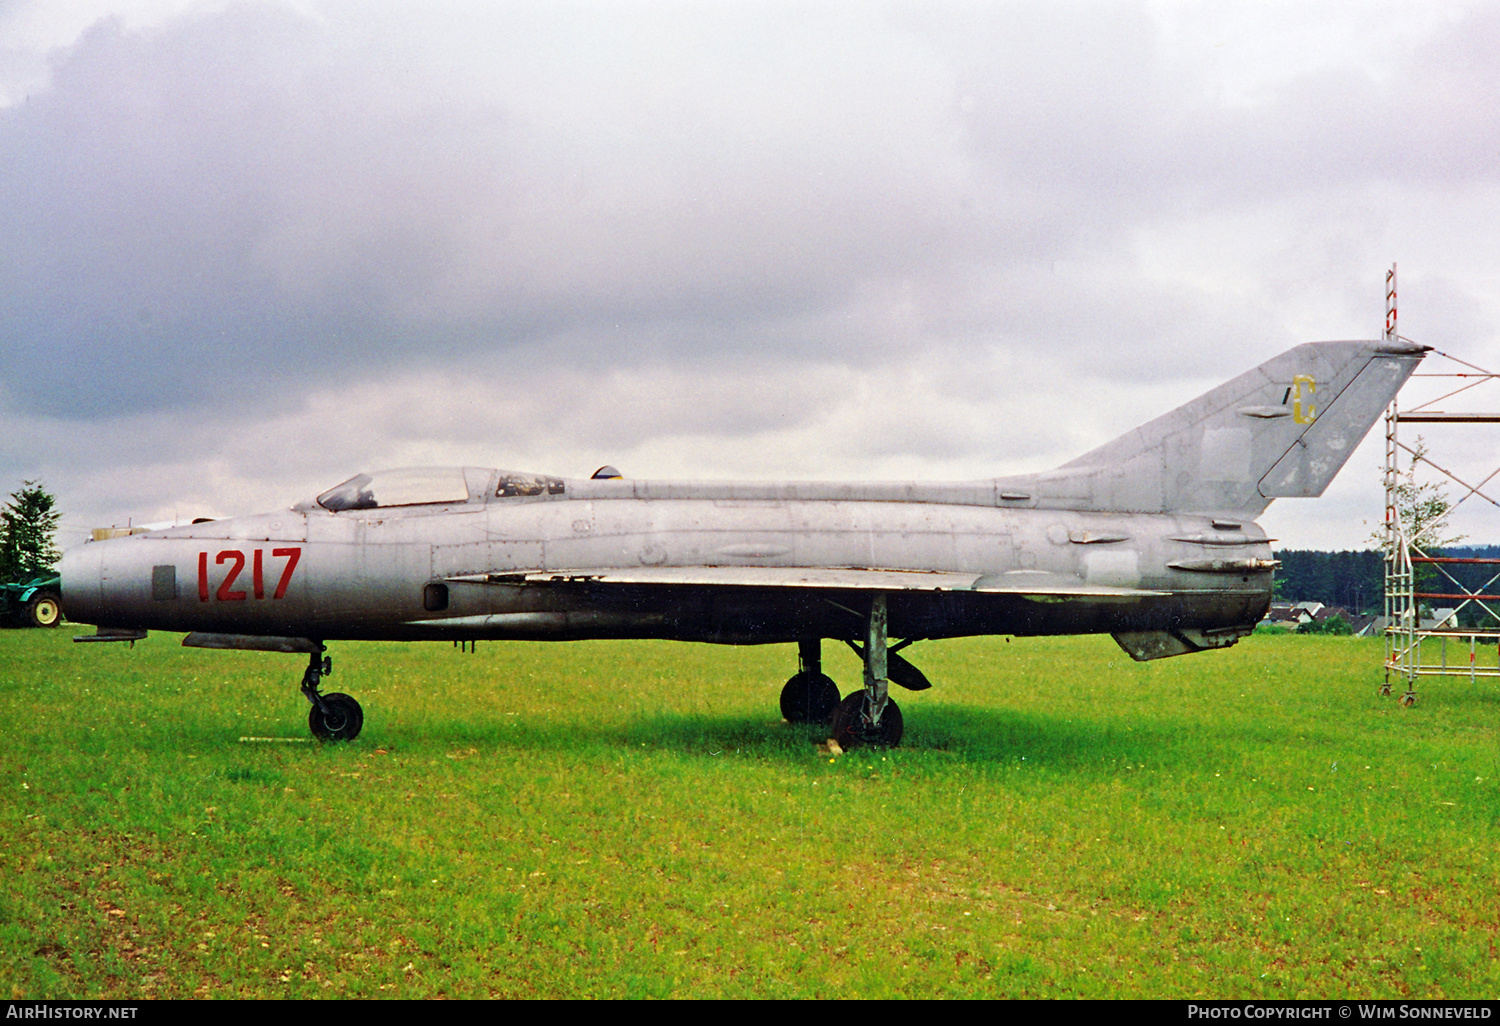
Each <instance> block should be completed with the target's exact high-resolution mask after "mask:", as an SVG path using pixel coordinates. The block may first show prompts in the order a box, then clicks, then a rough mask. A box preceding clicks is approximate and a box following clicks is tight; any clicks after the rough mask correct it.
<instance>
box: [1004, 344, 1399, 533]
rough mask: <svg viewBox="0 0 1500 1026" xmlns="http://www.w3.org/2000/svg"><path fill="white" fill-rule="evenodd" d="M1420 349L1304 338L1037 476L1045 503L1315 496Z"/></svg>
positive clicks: (1243, 503)
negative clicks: (1307, 341)
mask: <svg viewBox="0 0 1500 1026" xmlns="http://www.w3.org/2000/svg"><path fill="white" fill-rule="evenodd" d="M1427 351H1428V347H1426V346H1416V345H1410V344H1407V343H1393V342H1388V341H1384V340H1377V341H1370V342H1311V343H1308V344H1306V345H1301V346H1298V347H1296V348H1295V349H1291V350H1289V351H1287V352H1285V353H1282V354H1281V355H1280V356H1278V357H1276V358H1275V359H1273V360H1269V361H1267V362H1266V363H1263V364H1261V365H1260V366H1259V367H1257V368H1255V369H1254V370H1252V371H1248V372H1246V373H1244V374H1241V375H1240V376H1239V377H1237V378H1235V379H1234V380H1232V381H1229V382H1226V383H1225V384H1223V385H1220V386H1219V387H1218V388H1215V389H1213V390H1212V391H1210V392H1207V393H1205V394H1204V395H1201V396H1199V397H1198V398H1197V399H1194V400H1193V401H1192V402H1190V403H1188V404H1186V405H1184V406H1180V407H1178V408H1177V409H1175V410H1173V411H1172V412H1171V413H1167V414H1164V415H1163V416H1160V417H1157V418H1156V419H1155V420H1153V421H1150V422H1149V423H1147V424H1143V425H1142V426H1141V427H1138V428H1136V429H1135V430H1134V431H1131V432H1129V433H1127V434H1124V435H1121V436H1120V437H1119V438H1116V439H1115V440H1114V441H1112V442H1108V443H1106V444H1105V445H1102V446H1100V447H1099V448H1097V449H1095V450H1093V451H1092V452H1089V453H1085V454H1084V455H1082V456H1080V457H1078V458H1077V459H1075V460H1072V461H1070V462H1068V463H1065V464H1063V465H1062V466H1061V467H1059V468H1058V469H1057V470H1055V471H1053V472H1052V473H1050V474H1041V475H1038V477H1037V478H1036V479H1034V480H1035V481H1036V484H1037V491H1038V493H1039V495H1038V498H1039V499H1042V501H1043V502H1045V503H1046V504H1048V505H1051V504H1053V501H1056V500H1064V499H1066V500H1068V504H1069V505H1070V506H1073V507H1074V508H1084V509H1094V510H1119V511H1131V512H1173V511H1194V512H1206V513H1233V514H1237V515H1240V516H1251V517H1254V516H1258V515H1259V514H1260V513H1262V512H1263V511H1264V510H1265V508H1266V506H1268V505H1269V504H1270V502H1271V500H1272V499H1275V498H1281V497H1289V496H1317V495H1321V494H1323V489H1324V488H1326V487H1327V486H1328V483H1329V482H1330V481H1332V480H1333V476H1334V475H1335V474H1337V473H1338V471H1339V468H1341V467H1342V466H1343V465H1344V463H1345V462H1346V461H1347V460H1348V459H1349V456H1350V455H1351V454H1352V453H1353V452H1354V449H1355V447H1356V446H1357V445H1359V443H1360V441H1361V440H1362V439H1363V438H1364V436H1365V434H1366V433H1367V432H1368V431H1369V430H1370V426H1371V425H1372V424H1374V423H1375V420H1376V418H1378V417H1379V416H1380V414H1381V412H1382V411H1383V410H1384V409H1385V407H1386V405H1387V404H1388V403H1389V402H1390V401H1391V399H1392V398H1393V397H1394V396H1395V395H1396V393H1397V391H1399V390H1400V388H1401V386H1402V385H1403V384H1405V382H1406V379H1407V378H1409V377H1410V376H1411V374H1412V372H1413V371H1414V370H1416V367H1417V364H1418V363H1419V362H1421V359H1422V356H1423V354H1424V353H1426V352H1427Z"/></svg>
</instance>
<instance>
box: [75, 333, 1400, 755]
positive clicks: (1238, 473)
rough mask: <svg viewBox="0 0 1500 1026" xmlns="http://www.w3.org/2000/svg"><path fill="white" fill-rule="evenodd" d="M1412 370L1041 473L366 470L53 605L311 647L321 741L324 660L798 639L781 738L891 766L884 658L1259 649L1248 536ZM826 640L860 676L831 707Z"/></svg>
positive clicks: (332, 697)
mask: <svg viewBox="0 0 1500 1026" xmlns="http://www.w3.org/2000/svg"><path fill="white" fill-rule="evenodd" d="M1426 351H1427V349H1426V347H1422V346H1416V345H1412V344H1409V343H1406V342H1400V341H1392V340H1378V341H1356V342H1321V343H1310V344H1307V345H1302V346H1298V347H1297V348H1295V349H1292V350H1290V351H1288V352H1286V353H1283V354H1282V355H1281V356H1278V357H1276V358H1275V359H1273V360H1270V361H1268V362H1267V363H1265V364H1262V365H1261V366H1259V367H1257V368H1255V369H1254V370H1251V371H1248V372H1247V373H1245V374H1242V375H1240V376H1239V377H1237V378H1235V379H1233V380H1232V381H1229V382H1228V383H1226V384H1224V385H1221V386H1219V387H1218V388H1215V389H1213V390H1212V391H1210V392H1208V393H1207V394H1205V395H1203V396H1200V397H1199V398H1197V399H1195V400H1193V401H1192V402H1190V403H1188V404H1186V405H1185V406H1182V407H1179V408H1178V409H1176V410H1174V411H1172V412H1170V413H1167V414H1165V415H1163V416H1161V417H1158V418H1157V419H1155V420H1153V421H1150V422H1149V423H1147V424H1145V425H1143V426H1141V427H1139V428H1136V429H1135V430H1133V431H1131V432H1129V433H1128V434H1125V435H1122V436H1121V437H1119V438H1117V439H1115V440H1114V441H1112V442H1109V443H1107V444H1105V445H1103V446H1100V447H1099V448H1097V449H1095V450H1093V451H1092V452H1089V453H1087V454H1085V455H1083V456H1080V457H1078V458H1077V459H1075V460H1073V461H1071V462H1069V463H1065V464H1063V465H1062V466H1061V467H1058V468H1057V469H1055V470H1052V471H1048V472H1044V473H1037V474H1026V475H1020V476H1013V477H1002V478H996V479H992V480H980V481H968V482H956V483H930V482H921V481H898V482H885V483H871V484H854V483H817V482H792V483H778V482H766V483H757V482H741V481H724V482H700V483H692V482H680V481H637V480H628V479H625V478H622V477H620V476H619V474H618V473H617V472H615V471H614V470H613V468H601V470H600V471H599V472H598V473H596V474H595V475H594V477H592V478H589V479H567V478H559V477H549V476H546V475H542V474H531V473H518V472H515V471H509V470H494V469H487V468H480V467H451V468H420V469H403V470H390V471H383V472H380V473H367V474H358V475H356V476H355V477H352V478H350V479H349V480H347V481H345V482H343V483H342V484H339V485H336V486H334V487H333V488H330V489H329V490H328V491H326V492H323V493H322V494H321V495H318V496H316V497H314V498H311V499H308V500H306V501H305V502H301V503H298V504H297V505H295V506H293V507H292V508H290V509H283V510H279V511H277V512H273V513H265V514H260V515H258V516H245V517H236V518H233V519H227V520H214V521H207V522H200V523H195V524H192V525H191V526H182V527H171V528H167V529H162V530H151V531H145V532H141V533H128V534H124V536H122V537H109V535H111V534H120V533H122V532H112V531H108V530H106V531H103V532H96V534H99V535H102V536H104V537H101V538H99V539H98V540H94V541H91V542H87V543H85V544H83V545H81V546H78V547H76V548H73V549H71V550H70V551H68V552H67V553H66V554H65V555H64V557H63V561H62V595H63V604H64V608H65V611H66V613H67V616H68V618H69V619H72V620H74V621H77V622H81V623H91V624H97V625H98V633H97V634H95V635H90V636H87V637H85V638H79V639H78V640H81V641H83V640H87V641H109V640H128V639H134V638H140V637H144V636H145V632H146V631H147V630H167V631H188V632H190V633H188V635H187V637H186V638H185V639H184V641H183V644H184V645H189V646H198V647H204V648H230V649H257V650H267V651H277V652H294V653H305V654H306V655H307V656H308V664H307V669H306V671H305V673H304V674H303V678H302V685H301V686H302V692H303V693H304V694H305V695H306V696H307V698H308V700H309V701H310V702H311V703H312V708H311V710H310V712H309V714H308V720H309V724H310V726H311V729H312V732H313V733H314V734H315V735H316V736H318V737H320V738H326V739H345V740H347V739H352V738H354V737H355V736H356V735H357V734H358V733H359V731H360V727H361V725H362V723H363V712H362V710H361V708H360V705H359V703H358V702H357V701H355V700H354V699H353V698H351V697H349V696H348V695H344V694H338V693H325V692H324V691H323V690H322V689H321V684H322V681H323V678H324V677H325V676H327V675H328V674H329V673H330V672H331V670H332V662H331V659H330V658H329V657H328V656H327V655H325V651H326V645H327V643H328V642H330V641H337V640H343V639H355V638H364V639H400V640H413V639H438V640H453V641H461V642H472V641H474V640H476V639H481V638H484V639H525V640H572V639H580V638H662V639H671V640H678V641H703V642H717V643H721V644H764V643H771V642H796V643H797V646H798V655H799V661H798V668H797V672H796V673H795V674H794V675H793V676H792V677H791V679H790V680H789V681H788V682H787V684H786V686H785V688H784V689H783V691H782V695H781V708H782V712H783V714H784V715H785V716H786V718H787V719H788V720H791V721H794V722H798V721H805V722H819V721H828V722H830V723H831V726H830V734H831V736H832V737H833V738H834V739H835V740H837V741H838V743H839V744H840V745H841V746H843V747H845V748H849V747H852V746H854V745H857V744H861V743H874V744H885V745H894V744H896V743H897V742H899V740H900V738H901V733H902V715H901V711H900V709H899V708H898V707H897V705H896V703H895V702H894V701H892V700H890V698H889V696H888V693H887V692H888V684H889V683H895V684H897V685H898V686H901V687H904V688H909V689H913V690H921V689H923V688H926V687H928V686H929V683H928V681H927V679H926V678H925V677H924V676H923V674H922V673H921V671H920V670H918V669H917V668H916V667H915V666H914V665H913V664H912V663H911V662H909V661H908V660H907V659H906V658H905V657H904V656H902V655H901V654H900V652H901V651H902V650H904V649H905V648H906V647H907V646H909V645H911V644H913V643H914V642H916V641H921V640H931V639H937V638H954V637H962V636H968V635H981V634H1013V635H1042V634H1092V633H1107V634H1112V635H1113V636H1114V638H1115V640H1116V641H1117V642H1119V644H1120V646H1121V647H1122V648H1123V649H1124V650H1125V651H1126V652H1128V653H1129V654H1130V655H1131V656H1132V657H1134V658H1135V659H1140V660H1145V659H1158V658H1162V657H1164V656H1173V655H1180V654H1184V653H1189V652H1199V651H1203V650H1205V649H1214V648H1224V647H1226V646H1228V645H1232V644H1234V643H1235V642H1236V641H1237V640H1239V639H1240V638H1242V637H1244V636H1245V635H1247V634H1249V633H1250V632H1251V630H1253V629H1254V627H1255V624H1256V623H1257V622H1258V621H1259V620H1260V619H1261V618H1262V617H1263V616H1264V615H1265V613H1266V610H1267V609H1268V607H1269V605H1270V601H1271V578H1272V571H1273V569H1274V567H1275V566H1276V563H1275V561H1274V560H1273V559H1272V558H1271V550H1270V545H1269V539H1267V538H1266V536H1265V533H1264V531H1262V530H1261V528H1260V527H1259V526H1258V525H1257V524H1256V523H1255V518H1256V517H1257V516H1259V515H1260V514H1261V513H1262V512H1264V510H1265V509H1266V507H1267V505H1269V503H1270V502H1271V500H1272V499H1274V498H1279V497H1284V496H1317V495H1321V494H1322V492H1323V490H1324V488H1325V487H1326V486H1327V485H1328V483H1329V481H1330V480H1332V478H1333V476H1334V474H1335V473H1337V472H1338V470H1339V468H1340V467H1342V466H1343V465H1344V462H1345V461H1346V460H1347V459H1348V458H1349V455H1350V454H1351V453H1352V452H1353V451H1354V448H1355V446H1356V445H1358V444H1359V442H1360V440H1361V439H1362V438H1363V437H1364V435H1365V433H1366V432H1367V431H1368V430H1369V428H1370V426H1371V425H1372V424H1373V423H1374V421H1375V419H1376V418H1377V417H1378V416H1379V415H1380V413H1381V411H1382V410H1383V409H1384V407H1385V406H1386V404H1387V403H1388V402H1389V401H1390V400H1391V398H1392V397H1393V396H1395V394H1396V392H1397V390H1398V389H1400V387H1401V385H1402V384H1403V383H1404V382H1405V381H1406V379H1407V378H1408V377H1409V376H1410V375H1411V373H1412V372H1413V370H1414V369H1415V368H1416V366H1417V364H1418V363H1419V362H1420V360H1421V359H1422V355H1423V354H1424V353H1425V352H1426ZM825 639H829V640H836V641H842V642H845V643H847V644H848V645H850V647H852V648H853V649H854V650H855V651H856V652H857V653H858V654H859V656H860V658H861V659H862V661H863V663H864V674H863V677H864V680H863V687H862V688H859V689H858V690H855V691H854V692H852V693H851V694H850V695H849V696H847V697H845V698H843V699H842V700H841V699H840V696H839V690H838V688H837V686H836V685H835V684H834V683H833V681H832V680H830V679H829V678H828V677H827V676H826V675H825V674H824V673H823V669H822V658H821V657H822V649H821V645H822V641H823V640H825ZM894 639H900V640H899V641H894Z"/></svg>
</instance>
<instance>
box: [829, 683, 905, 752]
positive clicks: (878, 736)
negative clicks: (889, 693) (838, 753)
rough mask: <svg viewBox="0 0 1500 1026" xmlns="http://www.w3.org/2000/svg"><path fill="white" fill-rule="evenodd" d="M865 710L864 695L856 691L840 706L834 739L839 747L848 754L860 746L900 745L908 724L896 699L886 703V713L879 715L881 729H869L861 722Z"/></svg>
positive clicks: (835, 717) (835, 722)
mask: <svg viewBox="0 0 1500 1026" xmlns="http://www.w3.org/2000/svg"><path fill="white" fill-rule="evenodd" d="M864 709H865V693H864V692H863V691H856V692H854V694H852V695H850V696H849V697H848V698H846V699H844V700H843V701H842V702H840V703H839V705H838V708H837V709H835V710H834V711H833V724H832V737H833V740H835V741H837V742H838V745H839V747H840V748H842V749H843V750H844V751H846V752H847V751H849V750H851V749H854V748H858V747H859V746H860V745H878V746H881V747H884V748H895V747H896V746H897V745H899V744H900V743H901V735H902V734H903V733H905V730H906V724H905V723H904V722H903V721H902V718H901V707H900V706H898V705H897V704H896V703H895V701H894V700H892V699H889V698H887V699H886V700H885V711H884V712H882V713H881V714H880V726H879V727H878V728H877V729H875V730H873V731H872V730H869V729H868V728H866V727H865V725H864V724H863V723H861V722H860V714H861V713H863V712H864Z"/></svg>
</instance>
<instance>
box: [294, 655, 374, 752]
mask: <svg viewBox="0 0 1500 1026" xmlns="http://www.w3.org/2000/svg"><path fill="white" fill-rule="evenodd" d="M332 672H333V660H332V659H330V658H329V657H328V656H323V655H321V653H319V652H314V653H312V655H310V656H308V659H307V670H306V672H304V673H303V674H302V693H303V694H304V695H306V696H307V700H308V701H309V702H311V703H312V708H311V709H309V710H308V713H307V726H308V729H309V730H311V731H312V733H313V737H315V738H317V739H318V740H319V741H353V740H354V739H355V738H357V737H359V731H360V728H361V727H363V726H364V725H365V711H364V710H363V709H361V708H360V705H359V703H358V702H356V701H355V700H354V699H353V698H351V697H350V696H348V695H345V694H340V693H339V692H333V693H331V694H327V695H325V694H322V693H321V692H319V691H318V685H319V683H321V682H322V680H323V678H324V677H326V676H328V675H329V674H330V673H332Z"/></svg>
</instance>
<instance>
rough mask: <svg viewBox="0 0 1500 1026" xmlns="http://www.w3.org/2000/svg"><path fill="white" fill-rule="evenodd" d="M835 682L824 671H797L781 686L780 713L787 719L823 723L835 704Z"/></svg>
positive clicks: (837, 694)
mask: <svg viewBox="0 0 1500 1026" xmlns="http://www.w3.org/2000/svg"><path fill="white" fill-rule="evenodd" d="M838 704H839V686H838V685H837V684H835V683H834V682H833V679H832V678H831V677H829V676H828V675H827V674H825V673H799V674H796V675H795V676H794V677H792V679H791V680H789V681H787V682H786V687H784V688H782V689H781V715H783V716H785V717H786V719H787V722H788V723H827V722H828V718H829V717H830V716H832V715H833V710H834V709H836V708H838Z"/></svg>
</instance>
